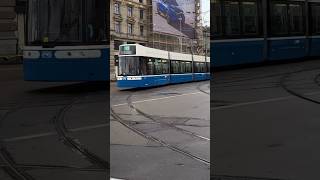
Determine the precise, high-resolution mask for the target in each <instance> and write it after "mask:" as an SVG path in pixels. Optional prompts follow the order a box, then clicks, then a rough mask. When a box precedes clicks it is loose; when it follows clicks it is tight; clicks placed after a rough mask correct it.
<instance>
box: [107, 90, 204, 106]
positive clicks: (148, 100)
mask: <svg viewBox="0 0 320 180" xmlns="http://www.w3.org/2000/svg"><path fill="white" fill-rule="evenodd" d="M195 94H203V92H195V93H186V94H179V95H175V96H167V97H162V98H154V99H145V100H140V101H134V102H132V104H138V103H143V102H150V101H158V100H163V99H170V98H176V97H181V96H188V95H195ZM124 105H128V103H122V104H116V105H112V106H113V107H117V106H124Z"/></svg>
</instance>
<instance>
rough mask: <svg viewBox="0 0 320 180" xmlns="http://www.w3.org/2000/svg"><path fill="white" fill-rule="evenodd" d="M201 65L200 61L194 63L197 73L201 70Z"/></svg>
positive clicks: (194, 69)
mask: <svg viewBox="0 0 320 180" xmlns="http://www.w3.org/2000/svg"><path fill="white" fill-rule="evenodd" d="M199 66H200V65H199V63H198V62H195V63H194V65H193V71H194V72H195V73H198V72H199V68H200V67H199Z"/></svg>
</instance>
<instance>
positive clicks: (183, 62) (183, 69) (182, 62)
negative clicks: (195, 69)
mask: <svg viewBox="0 0 320 180" xmlns="http://www.w3.org/2000/svg"><path fill="white" fill-rule="evenodd" d="M185 72H186V62H185V61H181V62H180V73H185Z"/></svg>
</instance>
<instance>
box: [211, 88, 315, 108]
mask: <svg viewBox="0 0 320 180" xmlns="http://www.w3.org/2000/svg"><path fill="white" fill-rule="evenodd" d="M317 94H320V92H311V93H305V94H304V95H317ZM293 98H296V96H284V97H279V98H271V99H264V100H259V101H251V102H245V103H237V104H232V105H228V106H220V107H215V108H212V110H214V111H215V110H223V109H230V108H236V107H242V106H249V105H255V104H263V103H270V102H277V101H283V100H288V99H293Z"/></svg>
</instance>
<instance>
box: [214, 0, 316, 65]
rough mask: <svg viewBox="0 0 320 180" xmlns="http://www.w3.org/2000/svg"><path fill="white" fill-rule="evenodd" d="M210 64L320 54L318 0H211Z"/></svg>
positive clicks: (251, 62) (276, 59)
mask: <svg viewBox="0 0 320 180" xmlns="http://www.w3.org/2000/svg"><path fill="white" fill-rule="evenodd" d="M211 9H213V10H212V12H213V14H212V23H213V25H212V26H211V27H212V29H211V37H212V40H211V47H210V48H211V52H212V54H213V57H212V58H213V59H214V66H215V67H223V66H234V65H243V64H256V63H262V62H280V61H288V60H299V59H305V58H308V57H315V56H320V0H228V1H222V0H212V1H211Z"/></svg>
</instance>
